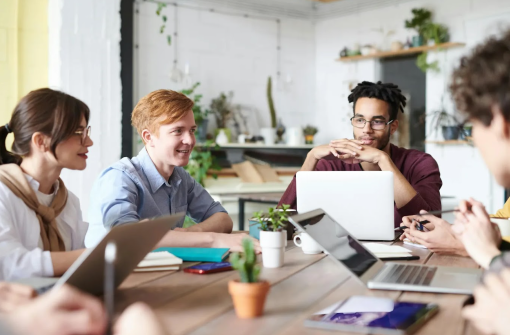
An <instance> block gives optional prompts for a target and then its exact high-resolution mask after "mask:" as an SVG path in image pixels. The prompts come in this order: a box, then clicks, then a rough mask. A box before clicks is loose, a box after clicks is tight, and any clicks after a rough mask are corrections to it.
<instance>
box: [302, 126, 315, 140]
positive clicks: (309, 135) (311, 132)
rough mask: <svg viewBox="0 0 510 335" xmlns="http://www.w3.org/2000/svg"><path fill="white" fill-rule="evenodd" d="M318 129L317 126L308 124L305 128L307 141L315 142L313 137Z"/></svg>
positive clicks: (304, 133) (304, 132)
mask: <svg viewBox="0 0 510 335" xmlns="http://www.w3.org/2000/svg"><path fill="white" fill-rule="evenodd" d="M317 132H318V130H317V128H316V127H314V126H311V125H307V126H306V127H305V128H303V135H305V143H306V144H313V137H314V136H315V134H317Z"/></svg>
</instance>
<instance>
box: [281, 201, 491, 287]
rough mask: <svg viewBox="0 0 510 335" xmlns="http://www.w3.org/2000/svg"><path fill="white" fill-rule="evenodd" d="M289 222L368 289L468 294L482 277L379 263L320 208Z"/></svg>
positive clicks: (436, 268) (467, 271) (467, 272)
mask: <svg viewBox="0 0 510 335" xmlns="http://www.w3.org/2000/svg"><path fill="white" fill-rule="evenodd" d="M289 221H290V222H291V223H292V224H293V225H294V226H295V227H296V228H297V229H298V230H299V231H303V232H306V233H308V234H309V235H310V237H311V238H312V239H313V240H315V242H317V243H318V244H319V245H320V246H321V247H322V248H323V250H324V251H325V252H328V253H329V255H330V256H331V257H332V258H333V259H334V260H335V261H336V262H337V263H338V264H341V265H343V266H344V267H346V268H347V269H348V270H349V271H350V272H352V274H354V276H355V277H356V278H358V279H359V280H360V281H361V282H363V283H364V284H365V285H367V286H368V287H369V288H372V289H381V290H399V291H418V292H438V293H458V294H471V293H472V292H473V288H474V287H475V286H476V285H477V284H478V283H479V281H480V278H481V276H482V271H481V270H480V269H468V268H455V267H446V266H427V265H415V264H400V263H391V262H382V261H381V260H380V259H379V258H377V257H376V256H375V255H374V254H372V253H371V252H370V251H368V249H366V248H365V247H364V246H363V244H361V243H359V242H358V240H357V239H356V238H355V237H353V236H352V235H351V234H350V233H349V232H348V231H347V230H346V229H345V228H344V227H343V225H340V224H339V223H337V222H335V220H334V219H333V218H332V217H330V216H329V215H328V214H326V213H325V212H324V211H323V210H322V209H318V210H314V211H311V212H307V213H303V214H299V215H294V216H292V217H290V218H289Z"/></svg>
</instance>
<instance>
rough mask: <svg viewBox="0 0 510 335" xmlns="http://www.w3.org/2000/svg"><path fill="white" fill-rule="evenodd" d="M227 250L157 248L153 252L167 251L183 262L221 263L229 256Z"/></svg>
mask: <svg viewBox="0 0 510 335" xmlns="http://www.w3.org/2000/svg"><path fill="white" fill-rule="evenodd" d="M229 250H230V249H228V248H158V249H156V250H154V251H153V253H154V252H159V251H168V252H169V253H171V254H172V255H174V256H175V257H178V258H181V259H182V260H183V261H185V262H223V260H225V258H227V256H228V254H229Z"/></svg>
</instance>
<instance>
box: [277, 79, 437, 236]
mask: <svg viewBox="0 0 510 335" xmlns="http://www.w3.org/2000/svg"><path fill="white" fill-rule="evenodd" d="M348 99H349V102H352V103H353V112H354V115H353V117H352V118H351V124H352V126H353V128H352V129H353V136H354V139H339V140H333V141H331V142H330V143H329V144H325V145H320V146H317V147H315V148H313V149H312V150H311V151H310V152H309V153H308V155H307V157H306V160H305V162H304V163H303V166H302V167H301V171H391V172H393V177H394V191H395V193H394V194H395V209H394V212H395V216H394V217H395V227H398V226H399V224H400V223H401V222H402V217H404V216H408V215H413V214H416V213H419V210H420V209H427V210H440V209H441V195H440V194H439V190H440V188H441V186H442V182H441V177H440V174H439V167H438V165H437V163H436V161H435V160H434V158H432V156H430V155H428V154H426V153H423V152H420V151H418V150H412V149H404V148H399V147H397V146H395V145H392V144H390V137H391V135H392V134H393V133H395V131H397V128H398V120H397V116H398V112H399V110H400V111H402V113H403V112H404V107H405V105H406V98H405V97H404V96H403V95H402V93H401V91H400V89H399V88H398V86H397V85H394V84H389V83H388V84H383V83H381V82H378V83H371V82H367V81H364V82H362V83H360V84H358V85H357V86H356V87H355V88H354V89H353V90H352V93H351V94H350V95H349V97H348ZM281 204H290V205H291V208H294V209H296V205H297V195H296V177H294V179H293V180H292V182H291V184H290V185H289V187H288V188H287V190H286V191H285V193H284V194H283V196H282V198H281V200H280V205H281ZM339 205H341V204H339Z"/></svg>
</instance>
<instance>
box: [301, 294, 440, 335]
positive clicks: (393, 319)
mask: <svg viewBox="0 0 510 335" xmlns="http://www.w3.org/2000/svg"><path fill="white" fill-rule="evenodd" d="M438 309H439V307H438V306H437V305H436V304H427V303H419V302H406V301H393V300H391V299H388V298H378V297H365V296H353V297H350V298H348V299H347V300H344V301H341V302H339V303H337V304H335V305H332V306H329V307H328V308H326V309H324V310H322V311H319V312H317V313H315V314H314V315H312V316H310V317H309V318H308V319H307V320H305V326H307V327H312V328H322V329H328V330H340V331H347V332H358V333H365V334H395V335H397V334H398V335H401V334H412V333H414V332H415V331H416V330H417V329H419V328H420V327H421V326H422V325H423V324H424V323H425V322H426V321H427V320H429V319H430V318H431V317H432V316H434V315H435V314H436V313H437V311H438Z"/></svg>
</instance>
